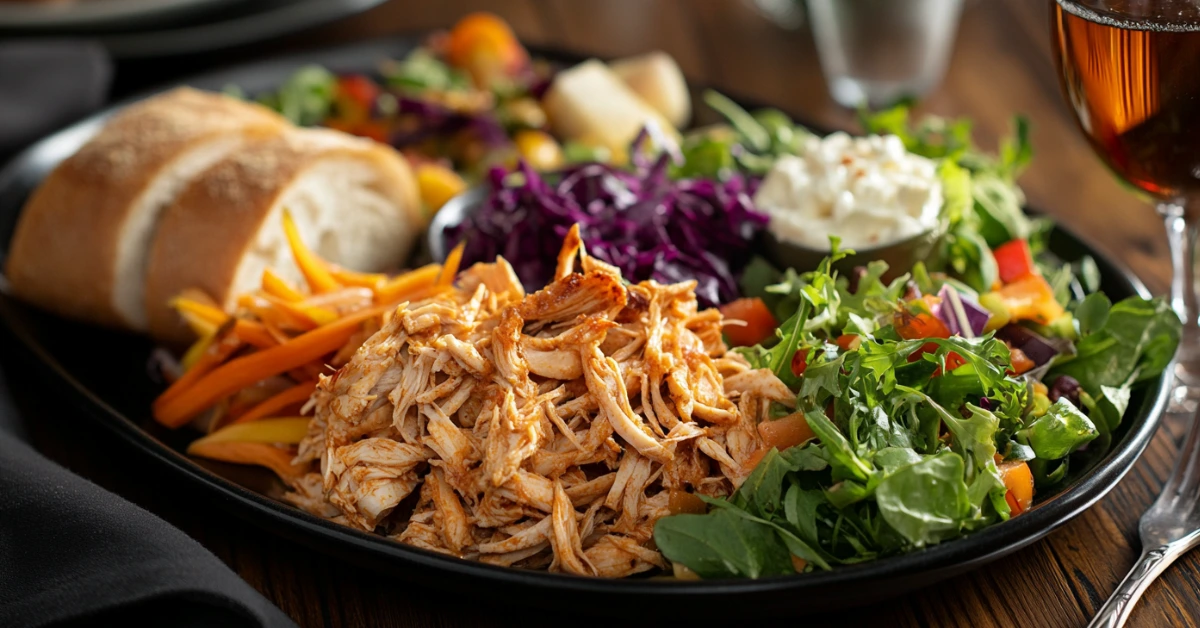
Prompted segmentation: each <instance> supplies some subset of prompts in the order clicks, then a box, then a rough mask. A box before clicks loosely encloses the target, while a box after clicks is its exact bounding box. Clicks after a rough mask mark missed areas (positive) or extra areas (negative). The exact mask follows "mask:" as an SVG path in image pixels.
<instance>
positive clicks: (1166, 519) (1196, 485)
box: [1088, 412, 1200, 628]
mask: <svg viewBox="0 0 1200 628" xmlns="http://www.w3.org/2000/svg"><path fill="white" fill-rule="evenodd" d="M1198 502H1200V412H1197V413H1196V414H1195V415H1193V416H1192V419H1191V424H1190V425H1189V426H1188V430H1187V436H1186V437H1185V439H1184V442H1183V447H1182V448H1181V449H1180V450H1179V458H1178V459H1177V460H1176V461H1175V470H1174V471H1172V472H1171V477H1170V478H1168V479H1167V483H1166V484H1165V485H1163V489H1162V493H1160V494H1159V495H1158V499H1156V500H1155V501H1154V505H1153V506H1151V507H1150V509H1149V510H1147V511H1146V514H1144V515H1142V519H1141V521H1140V522H1139V523H1138V534H1139V536H1141V539H1142V555H1141V557H1140V558H1138V561H1137V562H1136V563H1135V564H1134V565H1133V568H1132V569H1130V570H1129V573H1128V574H1127V575H1126V576H1125V579H1124V580H1122V581H1121V584H1120V586H1118V587H1117V590H1116V591H1114V592H1113V594H1112V597H1110V598H1108V601H1107V602H1105V603H1104V606H1102V607H1100V610H1099V612H1097V613H1096V617H1095V618H1093V619H1092V622H1091V623H1090V624H1088V628H1118V627H1119V626H1122V625H1124V624H1125V620H1127V619H1129V614H1130V612H1132V611H1133V606H1134V604H1136V603H1137V601H1138V598H1140V597H1141V596H1142V593H1143V592H1145V590H1146V588H1147V587H1149V586H1150V583H1152V582H1154V580H1155V579H1157V578H1158V576H1159V575H1161V574H1162V573H1163V572H1164V571H1166V569H1167V567H1170V566H1171V563H1174V562H1175V560H1176V559H1177V558H1179V557H1180V556H1183V555H1184V554H1186V553H1188V551H1190V550H1191V549H1192V548H1193V547H1195V546H1196V545H1198V544H1200V504H1198Z"/></svg>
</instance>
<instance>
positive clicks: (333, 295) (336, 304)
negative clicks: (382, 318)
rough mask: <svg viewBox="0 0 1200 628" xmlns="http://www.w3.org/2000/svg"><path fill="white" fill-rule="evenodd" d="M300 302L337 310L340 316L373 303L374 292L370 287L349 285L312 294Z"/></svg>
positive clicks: (305, 304) (310, 305) (309, 305)
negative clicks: (331, 290)
mask: <svg viewBox="0 0 1200 628" xmlns="http://www.w3.org/2000/svg"><path fill="white" fill-rule="evenodd" d="M300 303H301V304H302V305H304V306H307V307H319V308H322V309H325V310H330V311H333V312H337V314H338V315H339V316H341V315H345V314H349V313H351V312H357V311H358V310H361V309H363V308H368V307H371V306H372V305H374V304H375V292H374V291H373V290H371V289H370V288H363V287H361V286H350V287H347V288H342V289H341V290H335V291H333V292H326V293H325V294H317V295H313V296H311V297H308V298H306V299H304V300H303V301H301V302H300Z"/></svg>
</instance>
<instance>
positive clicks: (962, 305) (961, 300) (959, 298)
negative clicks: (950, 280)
mask: <svg viewBox="0 0 1200 628" xmlns="http://www.w3.org/2000/svg"><path fill="white" fill-rule="evenodd" d="M938 297H939V298H940V299H941V303H939V304H938V305H936V306H934V307H933V313H934V315H935V316H937V317H938V318H939V319H941V321H942V322H943V323H945V324H946V328H947V329H949V330H950V333H951V334H954V335H958V336H966V337H968V338H975V337H977V336H982V335H983V330H984V328H985V327H987V322H988V318H990V317H991V312H989V311H988V310H987V309H985V308H984V307H983V306H981V305H979V304H978V303H975V302H974V301H972V300H971V299H969V298H967V297H966V296H965V295H963V294H962V293H961V292H959V291H957V290H955V289H954V287H953V286H951V285H950V284H946V285H944V286H942V289H941V291H940V292H938ZM956 302H957V306H958V307H956ZM960 316H961V317H962V318H960ZM964 323H965V326H964ZM968 330H969V333H968Z"/></svg>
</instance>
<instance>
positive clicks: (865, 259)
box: [762, 221, 946, 278]
mask: <svg viewBox="0 0 1200 628" xmlns="http://www.w3.org/2000/svg"><path fill="white" fill-rule="evenodd" d="M945 234H946V223H945V221H940V222H939V223H938V225H937V226H936V227H934V228H932V229H930V230H929V231H926V232H925V233H920V234H917V235H915V236H912V237H909V238H905V239H903V240H900V241H898V242H892V243H890V244H884V245H882V246H874V247H871V248H854V253H853V254H852V255H847V256H846V257H843V258H842V259H840V260H838V261H837V262H836V263H834V265H833V267H834V268H835V269H836V270H838V271H839V272H841V273H842V274H843V275H844V274H847V273H849V272H850V271H851V270H853V269H854V267H855V266H866V265H867V264H868V263H869V262H872V261H875V260H882V261H884V262H887V265H888V272H887V274H886V276H887V277H888V278H892V277H897V276H900V275H902V274H904V273H906V272H908V271H909V270H911V269H912V267H913V265H915V264H916V263H917V262H919V261H921V260H925V259H928V258H929V255H930V254H931V253H933V251H934V250H936V249H937V245H938V242H939V241H941V239H942V236H944V235H945ZM762 245H763V254H764V256H765V257H766V258H767V260H768V261H770V262H771V263H772V264H774V265H775V266H776V267H778V268H793V269H795V270H797V271H801V272H803V271H806V270H813V269H815V268H816V267H817V266H818V265H819V264H820V263H821V261H822V260H824V259H825V258H826V257H829V251H827V250H825V251H821V250H817V249H814V248H810V247H807V246H805V245H803V244H797V243H795V242H789V241H787V240H781V239H779V238H777V237H775V234H774V233H772V232H771V231H770V230H769V229H768V230H766V231H764V232H763V240H762ZM850 248H853V247H850Z"/></svg>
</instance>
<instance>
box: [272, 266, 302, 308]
mask: <svg viewBox="0 0 1200 628" xmlns="http://www.w3.org/2000/svg"><path fill="white" fill-rule="evenodd" d="M262 289H263V292H265V293H267V294H269V295H272V296H276V297H279V298H280V299H283V300H284V301H293V302H294V301H302V300H303V299H304V294H303V293H301V292H300V291H299V290H297V289H295V288H293V287H292V285H291V284H289V283H288V282H287V280H286V279H284V278H283V277H280V276H279V275H276V274H275V273H274V272H272V271H271V269H270V268H268V269H266V270H264V271H263V276H262Z"/></svg>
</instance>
